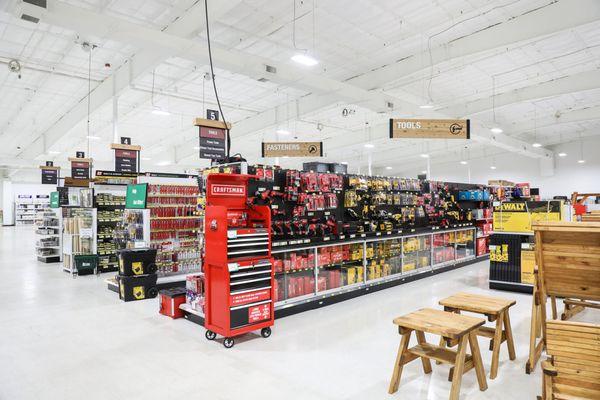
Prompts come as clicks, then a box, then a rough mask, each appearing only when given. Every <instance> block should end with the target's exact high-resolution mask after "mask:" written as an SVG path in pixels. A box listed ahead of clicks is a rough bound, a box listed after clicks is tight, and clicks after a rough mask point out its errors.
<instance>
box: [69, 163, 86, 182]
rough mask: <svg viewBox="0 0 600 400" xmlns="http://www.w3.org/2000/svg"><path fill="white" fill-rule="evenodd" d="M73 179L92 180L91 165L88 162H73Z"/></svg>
mask: <svg viewBox="0 0 600 400" xmlns="http://www.w3.org/2000/svg"><path fill="white" fill-rule="evenodd" d="M71 177H72V178H73V179H90V163H89V162H87V161H71Z"/></svg>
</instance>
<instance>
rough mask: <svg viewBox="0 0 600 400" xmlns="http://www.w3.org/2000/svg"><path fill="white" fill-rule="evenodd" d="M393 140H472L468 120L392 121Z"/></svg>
mask: <svg viewBox="0 0 600 400" xmlns="http://www.w3.org/2000/svg"><path fill="white" fill-rule="evenodd" d="M390 138H392V139H409V138H410V139H470V138H471V123H470V120H468V119H390Z"/></svg>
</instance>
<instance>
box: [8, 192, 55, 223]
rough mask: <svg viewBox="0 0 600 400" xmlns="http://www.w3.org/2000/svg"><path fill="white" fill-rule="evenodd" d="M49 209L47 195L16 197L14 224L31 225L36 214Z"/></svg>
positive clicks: (22, 195) (21, 195)
mask: <svg viewBox="0 0 600 400" xmlns="http://www.w3.org/2000/svg"><path fill="white" fill-rule="evenodd" d="M49 207H50V197H49V196H48V195H24V194H20V195H18V196H17V199H16V201H15V224H16V225H33V224H34V223H35V220H36V215H37V213H38V212H43V211H44V210H46V209H48V208H49Z"/></svg>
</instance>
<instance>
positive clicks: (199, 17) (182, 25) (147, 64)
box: [16, 0, 241, 158]
mask: <svg viewBox="0 0 600 400" xmlns="http://www.w3.org/2000/svg"><path fill="white" fill-rule="evenodd" d="M240 1H241V0H240ZM237 3H239V1H227V2H217V3H212V5H211V11H210V12H211V13H212V15H213V17H214V18H218V17H220V16H222V15H224V14H225V13H226V12H228V11H229V10H231V9H232V8H233V7H235V6H236V5H237ZM215 4H216V5H215ZM16 11H17V14H18V13H19V12H24V13H27V14H29V15H32V16H35V17H37V18H39V19H40V20H41V21H42V22H44V23H48V24H50V25H57V26H61V27H64V28H67V29H72V30H74V31H76V32H81V33H83V34H87V35H91V36H94V37H99V38H113V39H114V40H117V38H119V37H122V36H123V35H125V37H130V36H133V37H134V42H142V43H145V44H146V45H147V49H143V50H141V51H139V52H138V53H136V54H135V55H133V56H132V57H131V58H130V59H129V60H128V62H126V63H125V64H124V65H122V66H121V67H120V68H119V69H117V71H115V73H114V74H113V75H111V76H110V77H108V78H107V79H105V80H104V81H103V82H102V83H100V84H99V85H98V86H96V88H95V89H94V90H93V92H92V95H91V97H90V109H91V112H94V111H95V110H97V109H98V108H99V107H101V106H102V105H103V104H104V103H106V102H107V101H108V100H110V99H111V98H112V97H113V96H115V95H117V94H119V93H120V92H121V91H122V90H123V89H125V88H127V87H128V86H129V84H130V83H132V82H134V81H135V80H136V79H137V78H138V77H140V76H141V75H143V74H145V73H147V72H149V71H151V70H152V69H153V68H155V67H156V66H157V65H158V64H160V63H161V62H162V61H164V60H166V59H167V58H168V57H169V56H170V55H171V53H169V52H167V51H166V49H170V48H171V47H169V46H165V45H164V43H161V39H162V40H163V41H164V40H165V37H167V38H168V37H170V36H172V35H176V36H193V35H194V34H195V33H196V32H197V31H198V29H203V27H204V24H203V21H204V5H203V3H202V2H200V3H197V4H196V5H195V6H194V7H193V8H192V9H190V10H188V12H187V13H186V14H185V15H183V16H181V17H180V18H178V19H176V20H175V21H174V22H173V23H172V24H171V25H169V26H168V27H167V28H165V29H164V31H163V33H162V36H160V35H159V37H158V38H156V37H145V36H143V35H140V31H139V30H130V29H132V26H131V25H134V24H131V23H128V22H125V21H122V20H118V19H116V18H109V17H107V16H103V15H101V14H96V13H94V12H91V11H89V10H85V9H82V8H78V7H73V6H70V5H68V4H66V3H62V2H58V1H55V0H50V1H48V2H47V9H43V8H41V7H37V6H34V5H32V4H28V3H23V2H22V1H21V2H20V4H19V7H18V9H17V10H16ZM149 31H153V30H151V29H150V30H149ZM127 32H129V34H128V33H127ZM143 33H147V32H146V31H144V32H143ZM159 33H161V32H160V31H159ZM128 35H129V36H128ZM115 37H116V38H115ZM136 38H137V39H136ZM152 39H156V43H155V46H152V45H151V43H148V42H147V40H152ZM126 43H127V42H126ZM86 115H87V100H86V99H85V98H84V99H81V101H80V102H79V103H77V105H75V107H73V108H72V109H71V110H69V111H68V112H67V113H65V114H64V115H62V116H61V118H60V119H59V120H58V121H57V122H56V123H55V124H54V125H52V126H51V127H49V128H48V129H47V130H46V131H45V132H43V133H42V134H41V135H40V136H38V137H37V138H36V139H35V140H34V141H33V143H31V144H30V145H28V146H27V147H26V148H25V149H24V150H23V151H22V152H21V153H20V154H19V156H20V157H23V158H35V157H36V156H38V155H40V154H42V153H45V152H46V151H48V150H49V149H51V148H52V146H53V144H54V143H56V142H58V141H59V140H60V139H61V138H62V137H64V136H65V135H67V134H68V133H69V131H70V130H71V129H72V128H73V127H74V126H76V125H77V124H78V123H79V122H81V121H82V120H83V119H85V117H86Z"/></svg>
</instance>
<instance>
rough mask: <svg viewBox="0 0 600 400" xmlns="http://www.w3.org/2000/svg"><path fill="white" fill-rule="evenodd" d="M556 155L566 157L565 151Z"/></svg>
mask: <svg viewBox="0 0 600 400" xmlns="http://www.w3.org/2000/svg"><path fill="white" fill-rule="evenodd" d="M558 156H559V157H566V156H567V153H558Z"/></svg>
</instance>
